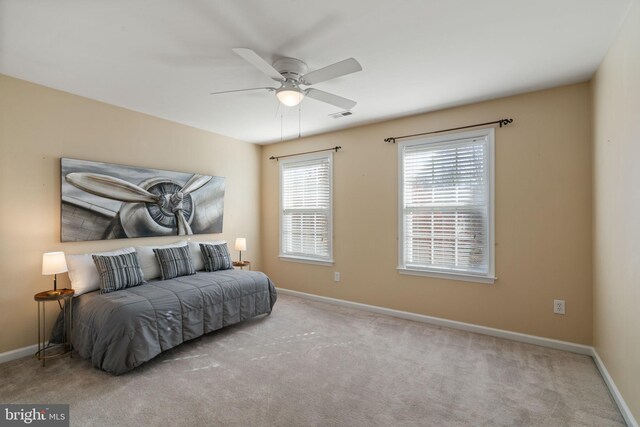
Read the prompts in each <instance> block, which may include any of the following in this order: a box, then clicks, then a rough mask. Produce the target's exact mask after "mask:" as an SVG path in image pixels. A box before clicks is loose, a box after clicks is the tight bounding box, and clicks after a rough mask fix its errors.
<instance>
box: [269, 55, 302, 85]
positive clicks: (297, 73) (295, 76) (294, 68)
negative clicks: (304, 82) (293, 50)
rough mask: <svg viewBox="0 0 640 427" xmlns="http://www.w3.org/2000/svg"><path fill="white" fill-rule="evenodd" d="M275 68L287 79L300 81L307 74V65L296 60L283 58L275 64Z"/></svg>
mask: <svg viewBox="0 0 640 427" xmlns="http://www.w3.org/2000/svg"><path fill="white" fill-rule="evenodd" d="M273 68H275V69H276V70H278V72H279V73H280V74H282V76H283V77H284V78H286V79H291V80H295V81H296V82H299V81H300V77H302V76H304V75H305V74H307V71H308V70H309V68H308V67H307V64H305V63H304V62H302V61H300V60H299V59H295V58H281V59H278V60H277V61H276V62H274V63H273Z"/></svg>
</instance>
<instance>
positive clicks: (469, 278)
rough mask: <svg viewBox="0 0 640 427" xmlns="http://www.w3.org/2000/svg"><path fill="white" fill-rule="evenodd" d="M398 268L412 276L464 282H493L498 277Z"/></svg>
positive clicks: (399, 271) (401, 272)
mask: <svg viewBox="0 0 640 427" xmlns="http://www.w3.org/2000/svg"><path fill="white" fill-rule="evenodd" d="M397 270H398V273H400V274H406V275H410V276H426V277H437V278H439V279H448V280H459V281H462V282H475V283H486V284H493V283H494V282H495V281H496V279H497V277H489V276H476V275H472V274H462V273H443V272H438V271H429V270H418V269H413V268H407V267H398V268H397Z"/></svg>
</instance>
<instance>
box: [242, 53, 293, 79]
mask: <svg viewBox="0 0 640 427" xmlns="http://www.w3.org/2000/svg"><path fill="white" fill-rule="evenodd" d="M232 50H233V51H234V52H235V53H237V54H238V55H240V56H241V57H242V58H244V60H245V61H247V62H248V63H249V64H251V65H253V66H254V67H256V68H257V69H258V70H260V71H262V72H263V73H265V74H266V75H267V76H269V77H271V78H272V79H273V80H276V81H279V82H282V81H284V80H286V79H285V78H284V76H283V75H282V74H280V73H279V72H278V70H276V69H275V68H273V67H272V66H271V64H269V63H268V62H267V61H265V60H264V59H262V57H261V56H260V55H258V54H257V53H255V52H254V51H252V50H251V49H246V48H241V47H239V48H235V49H232Z"/></svg>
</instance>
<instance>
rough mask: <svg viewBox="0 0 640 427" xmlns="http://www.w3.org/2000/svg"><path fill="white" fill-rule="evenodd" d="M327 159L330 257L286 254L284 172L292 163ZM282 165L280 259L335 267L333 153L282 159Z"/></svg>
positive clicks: (279, 231)
mask: <svg viewBox="0 0 640 427" xmlns="http://www.w3.org/2000/svg"><path fill="white" fill-rule="evenodd" d="M324 159H327V160H328V162H329V214H328V221H327V225H328V230H327V236H328V237H327V238H328V239H329V242H328V247H329V256H328V257H326V258H324V257H315V256H311V255H310V256H302V255H291V254H286V253H284V251H283V240H284V239H283V237H284V236H283V234H284V233H283V231H284V229H283V226H282V225H283V220H284V206H283V201H284V198H283V195H284V191H283V190H284V185H283V184H284V182H283V181H284V180H283V173H282V172H283V170H284V167H285V165H287V164H291V163H299V162H307V161H310V160H324ZM278 163H280V165H279V167H278V174H279V187H280V194H279V202H278V209H279V213H278V216H279V227H280V229H279V230H278V234H279V249H278V257H279V258H280V259H281V260H282V261H291V262H300V263H305V264H316V265H333V263H334V261H333V151H331V152H327V153H312V154H301V155H299V156H293V157H289V158H286V159H280V160H279V161H278Z"/></svg>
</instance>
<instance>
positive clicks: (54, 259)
mask: <svg viewBox="0 0 640 427" xmlns="http://www.w3.org/2000/svg"><path fill="white" fill-rule="evenodd" d="M66 271H67V260H66V259H65V257H64V252H47V253H46V254H42V274H43V275H45V276H46V275H50V274H58V273H64V272H66Z"/></svg>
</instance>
